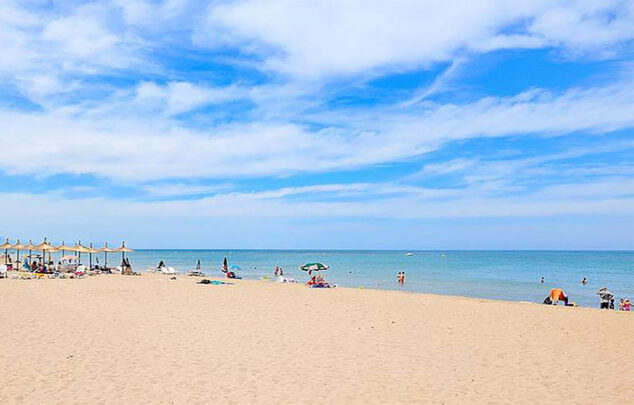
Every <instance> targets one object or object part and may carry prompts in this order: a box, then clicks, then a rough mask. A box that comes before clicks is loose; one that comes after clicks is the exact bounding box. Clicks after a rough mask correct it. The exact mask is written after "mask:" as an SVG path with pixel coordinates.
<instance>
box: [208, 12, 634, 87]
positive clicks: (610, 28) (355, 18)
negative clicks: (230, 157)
mask: <svg viewBox="0 0 634 405" xmlns="http://www.w3.org/2000/svg"><path fill="white" fill-rule="evenodd" d="M632 26H634V4H633V3H632V2H629V1H619V0H606V1H600V2H598V1H587V0H479V1H471V0H431V1H419V0H393V1H382V0H349V1H340V0H320V1H314V0H300V1H296V0H238V1H231V2H217V3H213V4H212V5H211V6H210V7H209V15H208V20H207V24H206V25H205V28H202V29H199V31H198V32H197V36H196V38H197V40H198V41H199V42H201V43H203V44H204V43H207V44H218V42H219V41H220V44H222V41H225V42H229V43H231V44H235V43H238V44H242V45H243V46H244V49H245V50H250V51H252V52H256V53H258V52H260V53H262V54H263V55H264V59H265V60H266V61H267V64H268V66H269V68H270V69H273V70H276V71H284V72H288V73H292V74H293V75H298V76H305V77H320V76H324V75H329V74H350V73H358V72H364V71H367V70H372V69H381V68H392V69H393V68H397V69H398V68H401V69H402V68H407V67H414V66H417V67H420V66H426V65H429V64H431V63H434V62H443V61H450V60H452V59H453V58H454V56H455V55H456V54H457V53H459V52H462V51H464V52H486V51H491V50H495V49H504V48H543V47H558V48H564V49H566V50H569V51H571V52H575V53H578V52H581V53H584V52H587V51H595V52H596V51H599V52H604V51H606V50H607V49H608V48H610V47H613V46H615V45H618V44H619V43H621V42H623V41H628V40H631V39H633V38H634V30H632ZM271 47H272V48H273V49H274V50H277V54H273V55H271V54H270V51H271Z"/></svg>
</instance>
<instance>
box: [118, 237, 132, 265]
mask: <svg viewBox="0 0 634 405" xmlns="http://www.w3.org/2000/svg"><path fill="white" fill-rule="evenodd" d="M114 251H115V252H121V260H122V261H123V259H125V253H126V252H134V250H132V249H130V248H127V247H125V241H124V242H122V243H121V247H119V248H116V249H115V250H114Z"/></svg>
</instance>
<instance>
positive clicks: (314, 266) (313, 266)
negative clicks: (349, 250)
mask: <svg viewBox="0 0 634 405" xmlns="http://www.w3.org/2000/svg"><path fill="white" fill-rule="evenodd" d="M299 269H300V270H304V271H322V270H328V266H326V265H325V264H322V263H306V264H304V265H303V266H299Z"/></svg>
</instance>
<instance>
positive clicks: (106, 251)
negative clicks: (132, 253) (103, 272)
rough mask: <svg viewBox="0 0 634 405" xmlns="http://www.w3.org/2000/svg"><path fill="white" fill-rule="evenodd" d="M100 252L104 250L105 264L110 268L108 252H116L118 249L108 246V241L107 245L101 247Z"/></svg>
mask: <svg viewBox="0 0 634 405" xmlns="http://www.w3.org/2000/svg"><path fill="white" fill-rule="evenodd" d="M99 251H100V252H103V259H104V266H105V267H106V269H107V268H108V253H111V252H116V251H117V250H116V249H110V248H109V247H108V242H106V245H105V246H104V247H102V248H101V249H99Z"/></svg>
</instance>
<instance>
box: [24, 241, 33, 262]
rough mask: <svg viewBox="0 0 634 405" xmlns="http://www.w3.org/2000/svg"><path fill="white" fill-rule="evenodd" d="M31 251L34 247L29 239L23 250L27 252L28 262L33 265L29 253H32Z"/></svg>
mask: <svg viewBox="0 0 634 405" xmlns="http://www.w3.org/2000/svg"><path fill="white" fill-rule="evenodd" d="M33 249H35V245H34V244H33V242H31V239H29V243H27V244H26V245H24V250H28V251H29V260H30V261H31V263H33V257H31V256H33V255H32V254H31V252H32V251H33Z"/></svg>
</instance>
